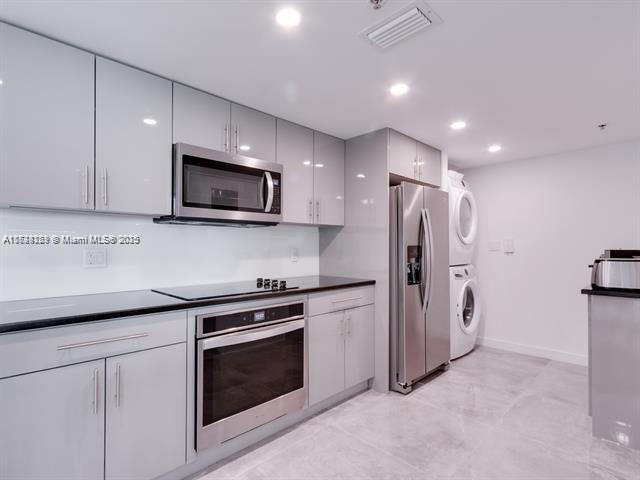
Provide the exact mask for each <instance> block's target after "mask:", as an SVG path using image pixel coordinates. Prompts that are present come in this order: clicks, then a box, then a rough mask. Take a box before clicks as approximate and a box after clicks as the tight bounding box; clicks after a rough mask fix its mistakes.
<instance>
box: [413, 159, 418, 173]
mask: <svg viewBox="0 0 640 480" xmlns="http://www.w3.org/2000/svg"><path fill="white" fill-rule="evenodd" d="M413 178H418V157H415V158H414V159H413Z"/></svg>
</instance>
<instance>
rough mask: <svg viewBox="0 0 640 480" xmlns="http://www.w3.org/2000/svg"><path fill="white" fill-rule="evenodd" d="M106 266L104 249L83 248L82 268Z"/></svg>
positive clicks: (105, 250) (105, 251)
mask: <svg viewBox="0 0 640 480" xmlns="http://www.w3.org/2000/svg"><path fill="white" fill-rule="evenodd" d="M106 266H107V249H106V248H85V249H84V268H102V267H106Z"/></svg>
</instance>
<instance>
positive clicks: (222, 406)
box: [196, 301, 308, 450]
mask: <svg viewBox="0 0 640 480" xmlns="http://www.w3.org/2000/svg"><path fill="white" fill-rule="evenodd" d="M196 322H197V349H196V351H197V362H196V379H197V380H196V381H197V383H196V401H197V405H196V449H197V450H202V449H204V448H209V447H211V446H214V445H218V444H220V443H222V442H224V441H226V440H229V439H231V438H233V437H236V436H238V435H240V434H241V433H244V432H247V431H249V430H252V429H254V428H256V427H259V426H260V425H263V424H265V423H267V422H270V421H271V420H274V419H276V418H278V417H281V416H283V415H285V414H287V413H290V412H293V411H296V410H301V409H302V408H303V407H304V406H305V404H306V402H307V389H308V387H307V352H306V344H307V339H306V330H305V303H304V302H303V301H297V302H293V303H286V304H278V305H268V306H265V307H262V308H251V309H248V310H234V311H230V312H220V313H212V314H202V315H198V316H197V317H196Z"/></svg>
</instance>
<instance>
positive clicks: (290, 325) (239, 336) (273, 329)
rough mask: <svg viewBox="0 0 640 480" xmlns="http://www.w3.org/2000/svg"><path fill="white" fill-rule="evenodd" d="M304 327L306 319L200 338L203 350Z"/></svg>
mask: <svg viewBox="0 0 640 480" xmlns="http://www.w3.org/2000/svg"><path fill="white" fill-rule="evenodd" d="M301 328H304V319H301V320H294V321H292V322H286V323H285V324H284V325H283V324H278V325H272V326H269V327H263V328H255V329H253V330H249V331H248V332H246V331H245V332H238V333H229V334H227V335H220V336H219V337H214V338H207V339H205V340H200V342H202V349H203V350H210V349H212V348H219V347H228V346H230V345H238V344H239V343H247V342H255V341H256V340H264V339H266V338H270V337H275V336H278V335H282V334H283V333H289V332H293V331H294V330H299V329H301Z"/></svg>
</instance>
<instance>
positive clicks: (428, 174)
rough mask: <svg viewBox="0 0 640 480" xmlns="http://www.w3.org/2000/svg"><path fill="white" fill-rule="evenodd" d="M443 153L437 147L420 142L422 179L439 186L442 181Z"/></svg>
mask: <svg viewBox="0 0 640 480" xmlns="http://www.w3.org/2000/svg"><path fill="white" fill-rule="evenodd" d="M441 159H442V153H441V152H440V150H438V149H437V148H433V147H430V146H429V145H425V144H424V143H420V142H418V164H419V171H420V180H421V181H423V182H425V183H428V184H429V185H433V186H435V187H439V186H440V184H441V183H442V177H441V175H442V160H441Z"/></svg>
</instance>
